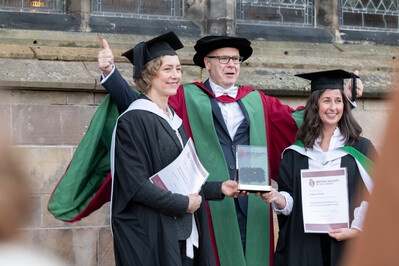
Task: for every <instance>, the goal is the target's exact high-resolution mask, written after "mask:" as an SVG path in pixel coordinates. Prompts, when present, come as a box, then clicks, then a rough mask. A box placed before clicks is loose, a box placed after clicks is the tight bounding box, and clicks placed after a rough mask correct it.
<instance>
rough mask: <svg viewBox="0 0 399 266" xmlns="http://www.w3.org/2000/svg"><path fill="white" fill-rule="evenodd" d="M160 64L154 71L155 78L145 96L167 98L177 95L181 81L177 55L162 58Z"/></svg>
mask: <svg viewBox="0 0 399 266" xmlns="http://www.w3.org/2000/svg"><path fill="white" fill-rule="evenodd" d="M161 61H162V63H161V66H160V67H159V69H158V70H157V71H156V76H155V77H154V78H153V79H152V80H151V86H150V89H149V91H148V92H147V95H149V96H150V95H153V96H156V97H165V96H166V97H169V96H171V95H175V94H176V93H177V89H178V88H179V85H180V83H181V80H182V67H181V64H180V60H179V57H178V56H177V55H173V56H172V55H165V56H162V60H161Z"/></svg>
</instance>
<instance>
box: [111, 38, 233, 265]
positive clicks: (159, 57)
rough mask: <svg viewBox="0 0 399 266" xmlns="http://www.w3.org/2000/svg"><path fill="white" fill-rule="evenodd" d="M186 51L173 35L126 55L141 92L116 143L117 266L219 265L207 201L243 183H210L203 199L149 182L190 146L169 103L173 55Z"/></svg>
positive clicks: (176, 79) (176, 68) (176, 69)
mask: <svg viewBox="0 0 399 266" xmlns="http://www.w3.org/2000/svg"><path fill="white" fill-rule="evenodd" d="M182 47H183V45H182V43H181V42H180V40H179V39H178V37H177V36H176V35H175V34H174V33H173V32H170V33H167V34H164V35H161V36H158V37H156V38H154V39H151V40H149V41H147V42H141V43H139V44H137V45H136V46H135V47H134V48H133V49H131V50H129V51H127V52H126V53H124V54H123V55H124V56H126V57H127V58H128V59H129V60H130V61H131V62H132V64H133V65H134V75H133V78H134V80H135V83H136V85H137V86H138V87H139V89H141V91H142V94H141V95H140V96H139V98H138V99H137V100H136V101H134V103H132V104H131V105H130V107H129V108H128V109H127V110H126V111H125V112H124V113H123V114H122V115H121V116H120V117H119V118H118V121H117V123H116V126H115V131H114V134H113V138H112V148H111V149H112V150H111V170H112V178H113V186H112V198H111V227H112V233H113V239H114V253H115V262H116V265H129V266H131V265H215V260H214V255H213V249H212V242H211V239H210V232H209V225H208V219H207V213H206V208H205V200H204V199H203V198H205V197H206V199H216V200H220V199H223V194H222V192H223V193H224V194H225V195H229V196H232V195H234V193H235V192H236V189H237V183H236V182H234V181H230V180H229V181H226V182H223V183H222V182H210V183H207V184H205V185H204V186H203V188H202V190H201V191H200V192H199V193H197V192H198V189H196V190H195V191H194V192H191V193H192V194H179V193H174V192H172V191H168V190H165V189H164V188H161V187H159V186H157V185H156V184H155V183H152V182H151V181H150V179H149V178H150V177H151V176H153V175H155V174H157V173H159V172H160V171H161V170H163V169H166V168H167V167H168V166H169V165H170V164H171V163H172V162H173V161H175V159H176V158H178V157H179V154H180V153H181V152H182V151H183V148H184V146H185V145H186V143H187V141H188V139H187V134H186V131H185V130H184V127H183V125H182V120H181V119H180V117H179V116H177V115H176V114H175V112H174V111H173V110H172V109H171V108H170V107H169V105H168V98H169V96H171V95H174V94H176V92H177V89H178V87H179V85H180V82H181V79H182V69H181V64H180V60H179V57H178V56H177V54H176V52H175V50H177V49H180V48H182ZM170 168H171V167H168V169H170ZM172 171H173V169H172ZM166 178H173V176H172V175H169V176H167V177H166ZM187 179H189V178H187Z"/></svg>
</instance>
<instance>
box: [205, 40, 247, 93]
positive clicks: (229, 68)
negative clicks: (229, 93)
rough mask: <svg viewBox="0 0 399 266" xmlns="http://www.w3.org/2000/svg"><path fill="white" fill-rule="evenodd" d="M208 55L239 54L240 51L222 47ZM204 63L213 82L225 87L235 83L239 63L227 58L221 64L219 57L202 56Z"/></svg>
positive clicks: (238, 72) (238, 73)
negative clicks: (227, 60)
mask: <svg viewBox="0 0 399 266" xmlns="http://www.w3.org/2000/svg"><path fill="white" fill-rule="evenodd" d="M208 56H240V53H239V51H238V49H236V48H233V47H224V48H220V49H216V50H213V51H212V52H210V53H209V54H208ZM204 63H205V67H206V69H207V70H208V71H209V76H210V78H211V80H212V81H213V82H214V83H216V84H217V85H219V86H221V87H223V88H225V89H228V88H230V87H232V86H234V85H235V83H236V81H237V79H238V76H239V75H240V64H234V62H233V60H229V62H228V63H227V64H221V63H220V62H219V59H217V58H208V57H204Z"/></svg>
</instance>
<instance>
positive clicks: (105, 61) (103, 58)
mask: <svg viewBox="0 0 399 266" xmlns="http://www.w3.org/2000/svg"><path fill="white" fill-rule="evenodd" d="M101 47H102V49H101V50H100V51H99V52H98V66H99V68H100V70H101V71H102V72H103V75H104V77H107V76H108V75H109V74H110V73H111V71H112V69H113V65H114V55H113V54H112V51H111V49H109V46H108V42H107V40H106V39H102V40H101Z"/></svg>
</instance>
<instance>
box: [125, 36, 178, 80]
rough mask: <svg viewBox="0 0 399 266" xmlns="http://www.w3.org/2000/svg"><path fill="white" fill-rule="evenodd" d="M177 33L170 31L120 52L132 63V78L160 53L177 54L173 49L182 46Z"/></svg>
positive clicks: (138, 75)
mask: <svg viewBox="0 0 399 266" xmlns="http://www.w3.org/2000/svg"><path fill="white" fill-rule="evenodd" d="M183 47H184V46H183V44H182V43H181V41H180V39H179V38H178V37H177V35H176V34H175V33H174V32H173V31H171V32H168V33H165V34H163V35H160V36H158V37H155V38H153V39H151V40H149V41H146V42H140V43H139V44H137V45H136V46H134V47H133V48H132V49H130V50H129V51H126V52H124V53H123V54H122V56H125V57H126V58H127V59H129V61H130V62H131V63H132V64H133V65H134V73H133V78H140V77H141V70H142V68H143V66H144V65H145V64H147V63H148V62H150V61H151V60H153V59H155V58H157V57H159V56H162V55H177V53H176V51H175V50H178V49H181V48H183Z"/></svg>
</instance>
